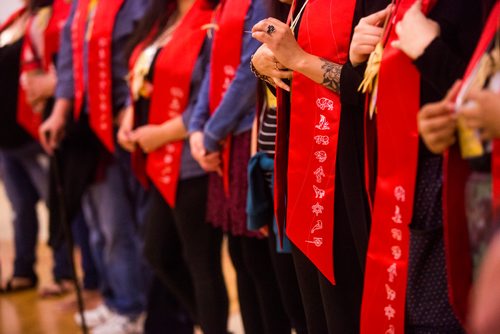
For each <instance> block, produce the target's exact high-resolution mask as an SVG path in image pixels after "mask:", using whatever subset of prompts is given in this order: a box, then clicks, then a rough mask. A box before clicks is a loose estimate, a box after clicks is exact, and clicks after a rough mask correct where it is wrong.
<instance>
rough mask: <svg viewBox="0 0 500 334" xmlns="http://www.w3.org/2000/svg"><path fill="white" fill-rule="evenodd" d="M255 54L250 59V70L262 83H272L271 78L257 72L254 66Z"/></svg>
mask: <svg viewBox="0 0 500 334" xmlns="http://www.w3.org/2000/svg"><path fill="white" fill-rule="evenodd" d="M254 55H255V54H253V55H252V57H250V70H251V71H252V73H253V74H254V75H255V76H256V77H257V78H258V79H260V80H262V81H266V82H271V78H269V77H268V76H267V75H262V74H260V73H259V71H257V69H256V68H255V66H254V65H253V56H254Z"/></svg>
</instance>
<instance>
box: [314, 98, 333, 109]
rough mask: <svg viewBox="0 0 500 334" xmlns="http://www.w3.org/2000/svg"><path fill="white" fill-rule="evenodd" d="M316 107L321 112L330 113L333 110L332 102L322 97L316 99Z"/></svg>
mask: <svg viewBox="0 0 500 334" xmlns="http://www.w3.org/2000/svg"><path fill="white" fill-rule="evenodd" d="M316 105H317V106H318V108H320V109H321V110H325V109H328V110H330V111H331V110H333V101H332V100H330V99H327V98H326V97H322V98H320V99H317V100H316Z"/></svg>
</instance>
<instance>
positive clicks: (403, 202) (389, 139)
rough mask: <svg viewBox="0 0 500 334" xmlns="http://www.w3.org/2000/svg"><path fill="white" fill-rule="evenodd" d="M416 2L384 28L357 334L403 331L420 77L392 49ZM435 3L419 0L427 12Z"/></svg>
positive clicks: (401, 5) (406, 2)
mask: <svg viewBox="0 0 500 334" xmlns="http://www.w3.org/2000/svg"><path fill="white" fill-rule="evenodd" d="M414 2H415V0H400V1H399V2H398V3H397V4H396V9H395V11H394V13H393V18H392V19H391V25H390V26H389V27H388V29H389V32H388V36H387V37H388V43H387V45H386V48H385V50H384V55H383V59H382V64H381V68H380V73H379V82H378V96H377V133H378V142H377V145H378V158H377V161H378V167H377V171H378V175H377V183H376V190H375V200H374V203H373V215H372V226H371V237H370V243H369V248H368V255H367V263H366V272H365V286H364V292H363V304H362V312H361V333H388V334H396V333H404V321H405V305H406V284H407V269H408V255H409V241H410V240H409V230H408V225H409V224H410V221H411V217H412V214H413V200H414V192H415V181H416V177H417V163H418V131H417V123H416V116H417V113H418V111H419V109H420V75H419V73H418V71H417V69H416V68H415V67H414V66H413V64H412V61H411V59H410V58H408V57H407V56H406V55H405V54H404V53H403V52H401V51H399V50H397V49H394V48H393V47H391V45H390V44H391V41H393V40H395V39H397V35H396V33H395V31H394V29H392V28H393V27H394V26H395V24H396V23H397V22H399V21H400V20H401V19H402V18H403V16H404V14H405V13H406V11H407V10H408V9H409V8H410V7H411V6H412V5H413V4H414ZM434 2H435V1H427V2H425V1H424V4H423V6H422V10H423V11H424V13H425V12H428V11H429V10H430V8H431V7H432V5H433V4H434Z"/></svg>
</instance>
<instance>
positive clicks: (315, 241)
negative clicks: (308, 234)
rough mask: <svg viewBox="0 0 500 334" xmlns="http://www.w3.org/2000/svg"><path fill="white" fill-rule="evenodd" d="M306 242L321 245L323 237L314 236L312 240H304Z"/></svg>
mask: <svg viewBox="0 0 500 334" xmlns="http://www.w3.org/2000/svg"><path fill="white" fill-rule="evenodd" d="M306 243H308V244H313V245H314V246H316V247H321V245H323V238H314V239H313V240H312V241H311V240H306Z"/></svg>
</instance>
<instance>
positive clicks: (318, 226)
mask: <svg viewBox="0 0 500 334" xmlns="http://www.w3.org/2000/svg"><path fill="white" fill-rule="evenodd" d="M322 229H323V221H321V220H318V221H316V225H314V226H313V228H312V229H311V234H314V232H316V231H319V230H322Z"/></svg>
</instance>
